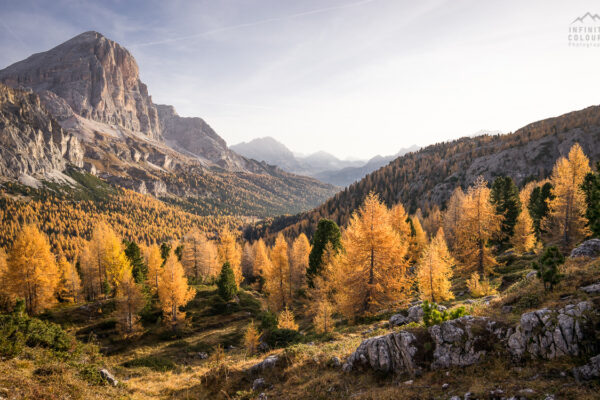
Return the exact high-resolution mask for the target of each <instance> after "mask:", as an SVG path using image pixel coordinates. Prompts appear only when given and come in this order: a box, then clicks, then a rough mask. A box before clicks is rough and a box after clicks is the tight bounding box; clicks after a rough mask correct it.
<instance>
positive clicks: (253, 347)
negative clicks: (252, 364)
mask: <svg viewBox="0 0 600 400" xmlns="http://www.w3.org/2000/svg"><path fill="white" fill-rule="evenodd" d="M259 344H260V333H259V332H258V329H256V325H254V321H251V322H250V324H248V327H247V328H246V332H245V333H244V347H245V348H246V353H247V354H248V355H252V354H254V353H256V352H257V351H258V345H259Z"/></svg>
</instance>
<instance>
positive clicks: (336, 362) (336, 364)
mask: <svg viewBox="0 0 600 400" xmlns="http://www.w3.org/2000/svg"><path fill="white" fill-rule="evenodd" d="M329 362H330V363H331V365H332V366H333V367H334V368H339V367H341V366H342V361H341V360H340V359H339V357H331V360H329Z"/></svg>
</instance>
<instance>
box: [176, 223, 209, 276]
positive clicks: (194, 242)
mask: <svg viewBox="0 0 600 400" xmlns="http://www.w3.org/2000/svg"><path fill="white" fill-rule="evenodd" d="M205 241H206V236H204V234H202V233H201V232H200V231H199V230H198V229H192V230H191V231H190V232H189V233H188V234H187V235H185V236H184V237H183V251H182V252H181V264H182V265H183V268H184V269H185V272H186V274H187V276H188V277H190V278H193V279H194V280H195V282H200V278H201V277H202V273H201V271H200V268H201V258H202V250H203V247H204V246H203V242H205Z"/></svg>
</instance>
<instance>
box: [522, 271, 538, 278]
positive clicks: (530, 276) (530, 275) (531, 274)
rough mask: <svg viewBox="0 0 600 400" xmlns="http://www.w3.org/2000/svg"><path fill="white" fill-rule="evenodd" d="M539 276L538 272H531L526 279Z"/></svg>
mask: <svg viewBox="0 0 600 400" xmlns="http://www.w3.org/2000/svg"><path fill="white" fill-rule="evenodd" d="M537 276H538V273H537V271H529V272H528V273H527V275H525V279H533V278H536V277H537Z"/></svg>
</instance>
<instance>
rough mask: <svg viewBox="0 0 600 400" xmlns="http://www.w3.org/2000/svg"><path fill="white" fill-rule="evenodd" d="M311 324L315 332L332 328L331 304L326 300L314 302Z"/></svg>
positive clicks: (322, 331) (325, 331)
mask: <svg viewBox="0 0 600 400" xmlns="http://www.w3.org/2000/svg"><path fill="white" fill-rule="evenodd" d="M313 309H314V317H313V324H314V326H315V331H317V333H327V332H331V331H332V330H333V319H332V314H333V306H332V305H331V303H330V302H329V301H328V300H320V301H318V302H317V303H315V304H314V308H313Z"/></svg>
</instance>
